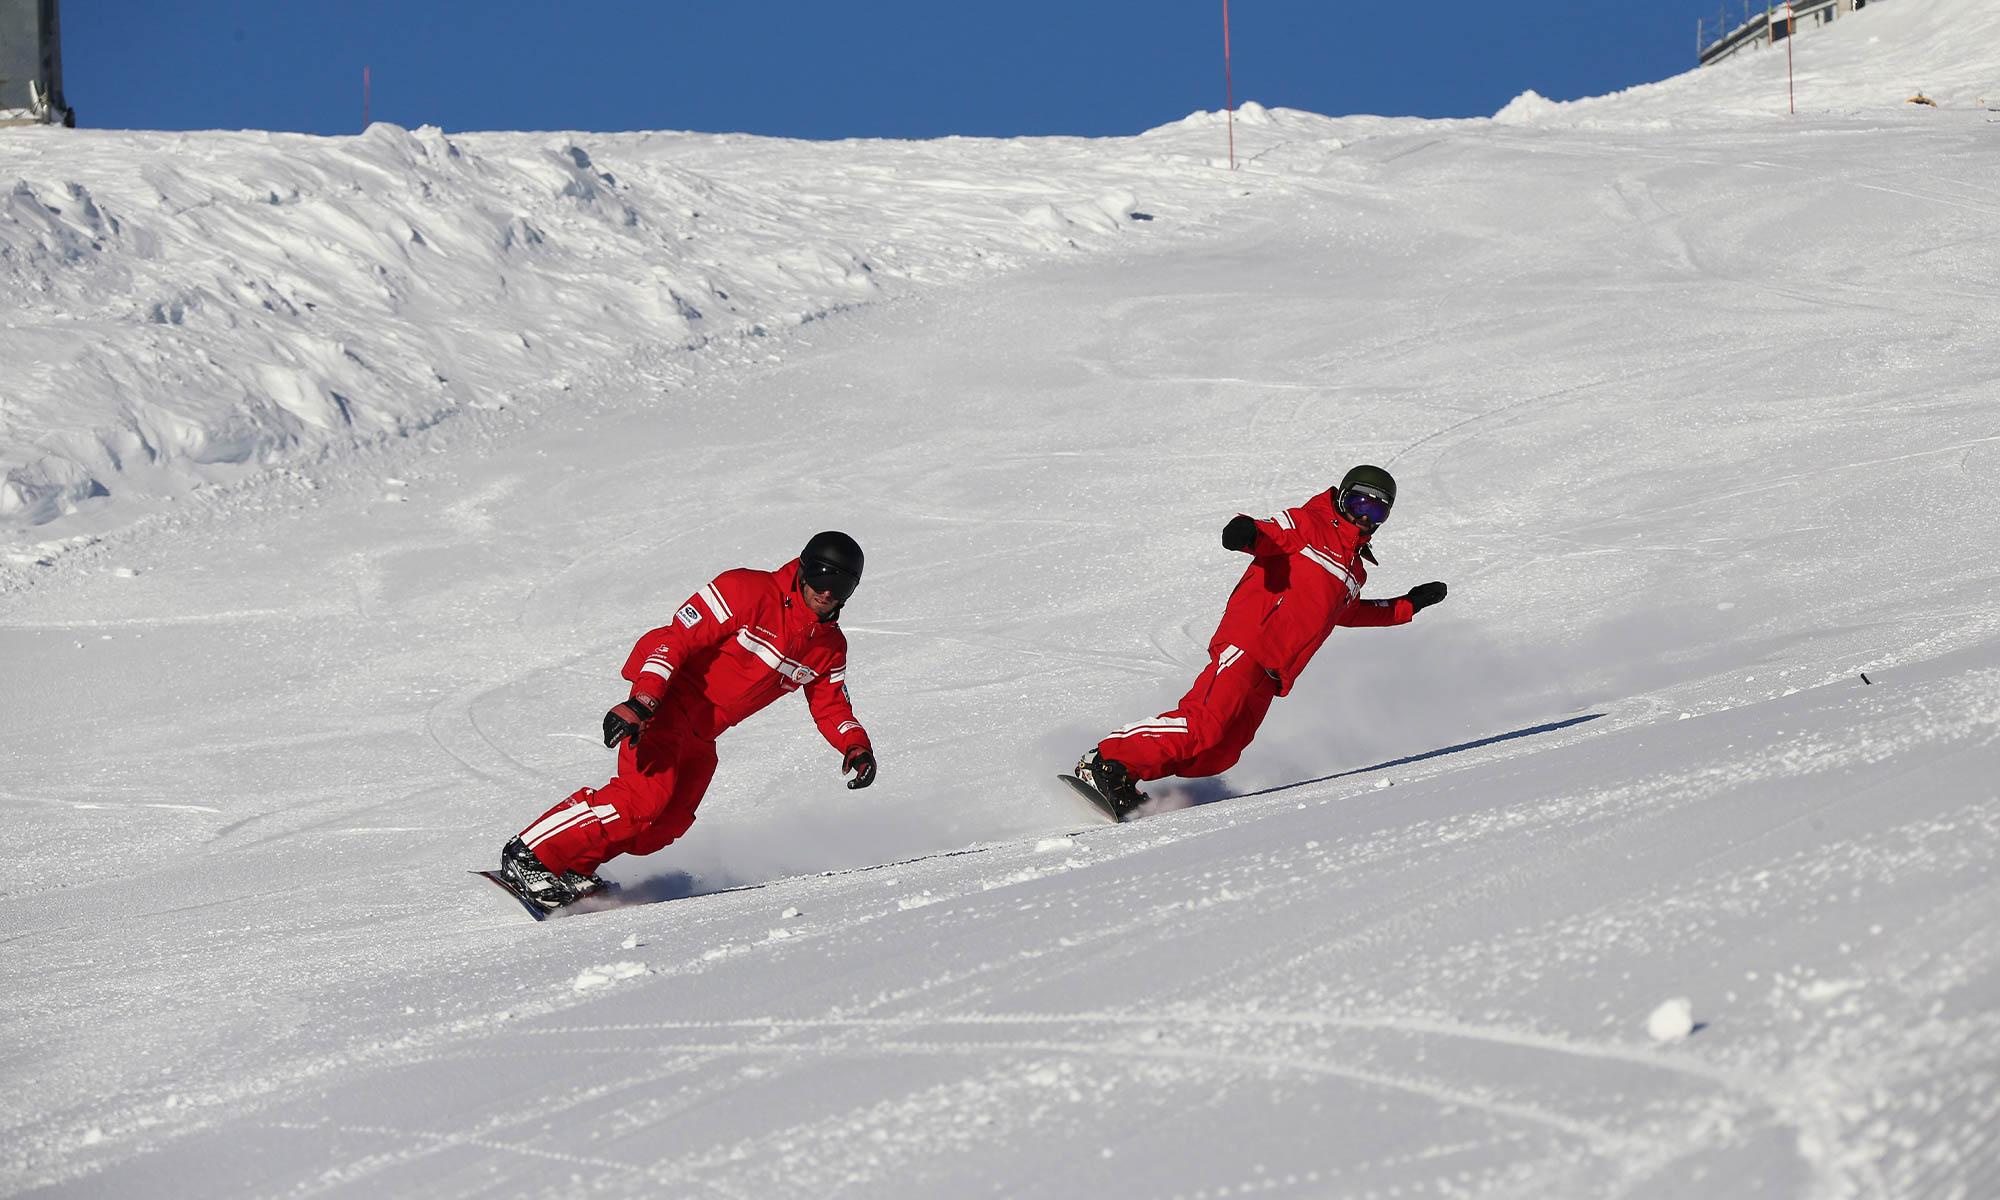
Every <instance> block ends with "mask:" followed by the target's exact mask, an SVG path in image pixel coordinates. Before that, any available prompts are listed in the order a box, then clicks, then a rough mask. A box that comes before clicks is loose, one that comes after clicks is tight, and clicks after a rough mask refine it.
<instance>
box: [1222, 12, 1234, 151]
mask: <svg viewBox="0 0 2000 1200" xmlns="http://www.w3.org/2000/svg"><path fill="white" fill-rule="evenodd" d="M1222 106H1223V108H1224V109H1225V110H1226V111H1227V112H1228V113H1229V169H1230V170H1232V171H1234V170H1235V169H1236V83H1235V81H1234V80H1232V79H1231V78H1230V77H1229V0H1222Z"/></svg>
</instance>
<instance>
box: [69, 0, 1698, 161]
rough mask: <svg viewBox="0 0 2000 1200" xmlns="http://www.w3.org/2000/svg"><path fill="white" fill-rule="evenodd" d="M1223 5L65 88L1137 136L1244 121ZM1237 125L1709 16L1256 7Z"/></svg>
mask: <svg viewBox="0 0 2000 1200" xmlns="http://www.w3.org/2000/svg"><path fill="white" fill-rule="evenodd" d="M1221 10H1222V6H1221V2H1220V0H1213V2H1210V0H1200V2H1195V0H1185V2H1184V0H1165V2H1161V3H1151V4H1147V3H1138V2H1133V0H1127V2H1126V3H1118V4H1106V3H1091V2H1088V0H1082V2H1078V0H1070V2H1068V3H1056V2H1053V0H1017V2H1016V3H1014V4H1011V5H994V4H953V3H950V0H944V2H942V3H940V2H938V0H931V2H930V3H922V4H919V3H915V2H913V0H880V2H875V3H848V4H830V3H824V2H822V3H800V2H794V0H766V2H764V3H758V4H730V3H710V4H701V5H696V4H688V3H677V2H673V0H653V2H650V3H642V2H635V0H598V2H577V3H569V4H555V3H548V2H546V0H539V2H538V0H479V2H474V0H429V2H425V0H404V2H401V3H394V4H391V3H387V2H385V0H342V2H338V3H301V2H296V0H256V2H254V3H252V2H245V0H210V2H207V3H190V2H185V0H144V2H142V0H97V2H89V0H71V2H70V3H68V4H66V5H64V6H63V13H62V22H63V70H64V81H65V90H66V92H67V95H68V99H69V102H70V103H71V104H72V105H74V106H75V107H76V109H77V115H78V118H79V123H80V124H82V125H84V126H87V127H96V128H105V127H111V128H142V129H210V128H231V129H234V128H259V129H289V130H302V131H306V132H313V133H350V132H353V131H355V130H356V129H358V128H359V126H360V122H361V71H362V67H363V66H367V67H369V68H370V69H371V72H372V75H373V116H374V117H375V119H377V120H385V121H394V122H396V123H398V124H401V125H406V126H417V125H425V124H430V125H441V126H443V127H444V128H445V129H447V130H468V129H587V130H615V129H697V130H709V131H747V132H752V133H764V134H774V135H783V136H791V137H809V138H834V137H935V136H941V135H945V134H952V133H959V134H969V135H1014V134H1088V135H1103V134H1127V133H1136V132H1138V131H1140V130H1142V129H1148V128H1151V127H1153V126H1155V125H1159V124H1163V123H1165V122H1167V121H1172V120H1176V119H1178V118H1180V117H1183V116H1186V115H1187V114H1188V113H1190V112H1193V111H1195V110H1196V109H1205V108H1206V109H1216V108H1221V107H1222V88H1223V80H1222V49H1221V41H1222V37H1221V34H1222V18H1221ZM1230 10H1231V13H1230V15H1231V24H1232V28H1233V34H1234V36H1233V44H1234V59H1235V78H1236V98H1237V100H1238V102H1239V103H1240V102H1241V101H1244V100H1256V101H1259V102H1261V103H1264V104H1268V105H1273V106H1278V105H1283V106H1287V107H1292V108H1303V109H1309V110H1312V111H1314V112H1320V113H1327V114H1331V115H1343V114H1351V113H1363V112H1372V113H1382V114H1389V115H1415V116H1484V115H1490V114H1491V113H1492V112H1494V111H1495V110H1496V109H1498V108H1499V107H1500V106H1501V105H1503V104H1505V103H1506V102H1507V101H1508V100H1509V99H1510V98H1512V97H1513V96H1514V95H1515V94H1517V93H1518V92H1520V91H1521V90H1522V89H1524V88H1530V87H1532V88H1534V89H1535V90H1537V91H1539V92H1541V93H1542V94H1544V95H1547V96H1550V97H1552V98H1555V99H1571V98H1574V97H1576V96H1581V95H1595V94H1599V93H1602V92H1607V91H1614V90H1616V89H1618V88H1621V87H1627V86H1630V85H1632V84H1635V83H1644V82H1648V81H1651V80H1655V79H1660V78H1664V77H1666V76H1668V75H1672V74H1677V73H1678V72H1680V71H1683V70H1686V69H1687V68H1689V67H1691V66H1693V65H1694V63H1693V57H1694V22H1695V17H1696V16H1697V15H1698V14H1699V13H1706V14H1707V15H1708V16H1709V19H1710V20H1711V21H1712V20H1713V19H1714V11H1713V9H1712V8H1708V7H1706V6H1705V4H1704V3H1703V2H1702V0H1656V2H1655V3H1650V4H1629V3H1619V4H1590V5H1585V4H1580V3H1567V4H1564V3H1555V4H1550V3H1543V4H1535V3H1527V4H1521V3H1506V2H1502V0H1486V2H1479V3H1474V2H1470V0H1432V2H1431V3H1428V4H1423V3H1419V4H1406V3H1376V4H1354V3H1342V2H1339V0H1317V2H1309V0H1231V5H1230Z"/></svg>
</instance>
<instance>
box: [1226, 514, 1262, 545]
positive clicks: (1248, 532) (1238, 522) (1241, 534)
mask: <svg viewBox="0 0 2000 1200" xmlns="http://www.w3.org/2000/svg"><path fill="white" fill-rule="evenodd" d="M1256 542H1257V522H1255V521H1253V520H1251V519H1250V518H1249V517H1246V516H1244V515H1243V514H1242V513H1237V514H1236V515H1235V516H1233V517H1231V518H1229V524H1227V525H1224V526H1223V527H1222V548H1223V549H1224V550H1248V549H1249V548H1250V547H1251V546H1253V545H1255V544H1256Z"/></svg>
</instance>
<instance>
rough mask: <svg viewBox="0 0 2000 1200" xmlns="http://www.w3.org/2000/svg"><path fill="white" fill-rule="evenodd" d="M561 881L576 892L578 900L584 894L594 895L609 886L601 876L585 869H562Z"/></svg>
mask: <svg viewBox="0 0 2000 1200" xmlns="http://www.w3.org/2000/svg"><path fill="white" fill-rule="evenodd" d="M562 881H563V882H564V883H566V884H568V885H569V890H570V891H572V892H575V893H576V898H577V899H578V900H581V899H583V898H584V897H585V896H594V895H596V894H597V893H599V892H601V891H604V890H605V889H606V888H608V887H610V886H611V885H610V884H608V883H606V882H605V881H604V879H603V877H602V876H599V875H592V874H590V873H588V872H585V871H564V872H563V873H562Z"/></svg>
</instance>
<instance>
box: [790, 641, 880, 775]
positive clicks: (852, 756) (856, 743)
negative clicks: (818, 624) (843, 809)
mask: <svg viewBox="0 0 2000 1200" xmlns="http://www.w3.org/2000/svg"><path fill="white" fill-rule="evenodd" d="M805 693H806V707H808V708H810V709H811V710H812V716H813V724H815V725H817V726H819V732H820V736H822V737H824V738H825V739H826V740H827V744H828V745H830V746H832V747H833V748H834V749H835V750H838V751H840V772H841V774H843V775H845V774H847V773H848V772H850V771H852V772H854V778H853V779H850V780H848V781H847V786H848V787H850V788H865V787H867V786H868V785H869V784H871V783H873V782H875V751H874V749H873V748H872V747H871V746H870V745H869V742H868V731H867V730H866V729H863V728H862V727H861V722H859V721H857V720H855V719H854V705H853V704H852V703H851V702H850V701H849V700H848V696H847V657H846V656H845V655H842V656H841V658H840V661H839V662H838V663H837V664H836V665H835V666H834V668H833V669H832V670H830V671H828V672H827V673H826V674H824V675H822V676H820V677H819V678H817V679H815V680H813V681H812V682H811V683H808V684H807V685H806V686H805Z"/></svg>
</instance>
